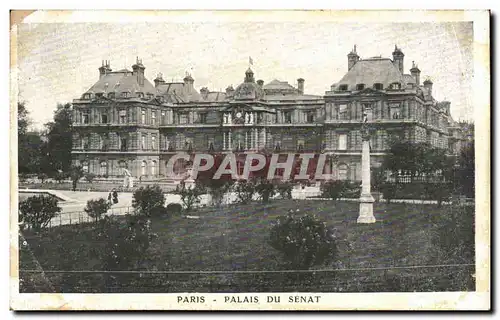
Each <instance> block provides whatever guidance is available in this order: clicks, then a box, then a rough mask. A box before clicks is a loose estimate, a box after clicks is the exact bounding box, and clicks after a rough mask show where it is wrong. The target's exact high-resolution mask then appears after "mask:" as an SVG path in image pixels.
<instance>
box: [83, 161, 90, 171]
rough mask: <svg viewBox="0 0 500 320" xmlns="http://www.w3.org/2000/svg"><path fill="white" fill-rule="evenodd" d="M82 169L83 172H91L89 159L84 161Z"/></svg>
mask: <svg viewBox="0 0 500 320" xmlns="http://www.w3.org/2000/svg"><path fill="white" fill-rule="evenodd" d="M82 170H83V172H85V173H88V172H89V163H88V162H87V161H83V162H82Z"/></svg>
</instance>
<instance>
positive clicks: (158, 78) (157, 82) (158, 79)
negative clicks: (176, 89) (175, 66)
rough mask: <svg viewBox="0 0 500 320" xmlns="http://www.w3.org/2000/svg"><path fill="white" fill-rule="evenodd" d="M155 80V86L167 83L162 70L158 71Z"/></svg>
mask: <svg viewBox="0 0 500 320" xmlns="http://www.w3.org/2000/svg"><path fill="white" fill-rule="evenodd" d="M154 81H155V88H156V87H158V86H159V85H162V84H164V83H165V80H163V75H162V73H161V72H160V73H158V75H157V76H156V79H155V80H154Z"/></svg>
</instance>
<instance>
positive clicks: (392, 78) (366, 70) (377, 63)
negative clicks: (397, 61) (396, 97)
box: [334, 58, 406, 91]
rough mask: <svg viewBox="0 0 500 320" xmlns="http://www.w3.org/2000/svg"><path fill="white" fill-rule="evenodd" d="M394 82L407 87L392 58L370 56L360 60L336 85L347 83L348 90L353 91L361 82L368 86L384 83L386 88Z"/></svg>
mask: <svg viewBox="0 0 500 320" xmlns="http://www.w3.org/2000/svg"><path fill="white" fill-rule="evenodd" d="M394 82H399V83H402V86H401V87H402V88H403V89H404V88H405V87H406V83H405V81H404V79H403V75H402V74H401V72H400V71H399V69H398V68H397V67H396V66H394V64H393V63H392V61H391V59H387V58H370V59H365V60H359V61H358V62H357V63H356V64H355V65H354V66H353V67H352V68H351V70H349V71H348V72H347V73H346V74H345V75H344V77H342V79H341V80H340V81H339V82H338V83H336V84H335V85H334V86H337V87H338V86H339V85H343V84H347V85H348V89H347V90H350V91H353V90H355V89H356V85H357V84H361V83H363V84H365V87H367V88H369V87H373V85H374V84H375V83H382V84H383V85H384V88H387V87H388V86H389V85H390V84H391V83H394Z"/></svg>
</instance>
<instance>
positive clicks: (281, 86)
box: [262, 79, 297, 91]
mask: <svg viewBox="0 0 500 320" xmlns="http://www.w3.org/2000/svg"><path fill="white" fill-rule="evenodd" d="M262 89H264V91H267V90H284V91H291V90H293V91H296V90H297V89H295V88H294V87H293V86H291V85H290V84H289V83H288V82H286V81H279V80H277V79H274V80H273V81H271V82H269V83H268V84H265V85H264V86H263V87H262Z"/></svg>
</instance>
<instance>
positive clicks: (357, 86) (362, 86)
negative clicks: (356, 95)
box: [356, 83, 365, 91]
mask: <svg viewBox="0 0 500 320" xmlns="http://www.w3.org/2000/svg"><path fill="white" fill-rule="evenodd" d="M364 88H365V84H364V83H358V84H357V85H356V90H358V91H361V90H363V89H364Z"/></svg>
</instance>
